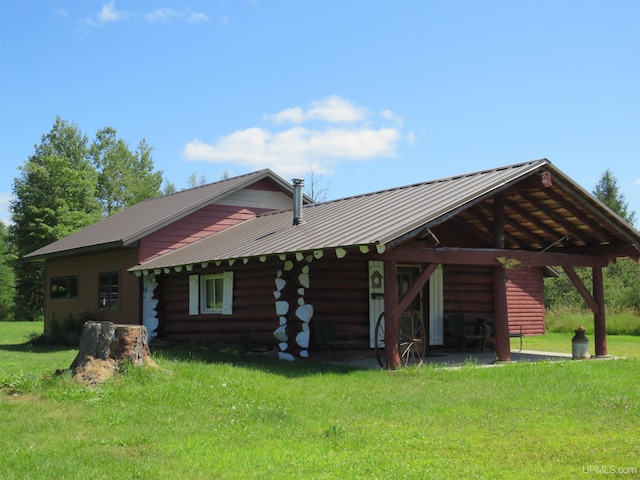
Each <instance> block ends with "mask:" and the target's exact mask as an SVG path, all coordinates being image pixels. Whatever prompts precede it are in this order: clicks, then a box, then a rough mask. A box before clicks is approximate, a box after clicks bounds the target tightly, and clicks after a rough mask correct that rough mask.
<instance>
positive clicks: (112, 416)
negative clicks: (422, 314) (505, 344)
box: [0, 323, 640, 479]
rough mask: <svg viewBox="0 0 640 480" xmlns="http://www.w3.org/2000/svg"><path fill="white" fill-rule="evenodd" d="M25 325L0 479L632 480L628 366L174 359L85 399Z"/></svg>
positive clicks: (8, 399) (12, 341)
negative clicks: (589, 478) (606, 470)
mask: <svg viewBox="0 0 640 480" xmlns="http://www.w3.org/2000/svg"><path fill="white" fill-rule="evenodd" d="M16 325H19V326H20V327H16ZM27 325H28V324H27ZM24 326H25V324H2V323H0V343H2V345H0V384H5V387H4V388H3V389H2V390H1V392H0V415H1V416H2V422H0V451H2V452H3V453H2V455H1V456H0V478H3V479H13V478H16V479H17V478H34V479H37V478H68V479H75V478H78V479H80V478H83V479H84V478H92V479H97V478H113V477H114V475H116V472H117V475H116V476H117V477H118V478H157V479H164V478H172V479H183V478H184V479H208V478H222V479H224V478H243V479H265V478H266V479H269V478H283V477H288V478H314V479H322V478H327V479H330V478H341V479H342V478H367V479H384V478H394V479H396V478H443V479H446V478H487V479H489V478H515V479H519V478H523V479H526V478H550V479H556V478H557V479H564V478H575V477H579V476H582V475H584V472H585V471H587V470H588V469H589V468H590V467H591V466H597V467H602V466H605V465H606V466H608V467H610V466H615V467H616V468H628V469H632V468H635V469H636V470H635V472H636V474H635V475H628V476H625V478H633V477H634V476H635V477H637V476H638V474H639V473H640V465H639V464H638V460H637V459H638V458H640V426H639V425H638V421H637V419H638V418H640V402H638V398H640V384H639V382H638V381H637V378H638V374H639V373H640V368H639V367H640V361H639V360H634V359H628V360H615V361H564V362H543V363H537V364H525V363H522V364H517V363H514V364H508V365H501V366H499V367H495V368H479V367H476V366H473V365H466V366H464V367H463V368H460V369H444V368H437V367H426V368H422V369H419V370H415V369H405V370H400V371H397V372H388V371H365V370H357V369H353V368H350V367H348V366H340V367H335V366H326V365H322V364H317V363H313V362H311V363H310V362H302V361H299V362H293V363H288V362H279V361H275V360H270V359H266V358H261V359H256V358H249V357H243V356H234V355H230V354H228V355H223V354H219V353H215V352H212V351H209V350H206V349H186V348H184V349H168V350H158V351H155V352H154V353H153V355H154V359H155V360H156V361H157V363H158V364H159V365H160V367H161V368H160V369H151V368H148V369H136V368H125V369H123V371H122V372H121V374H120V375H118V376H116V377H114V378H112V379H111V380H109V381H108V382H107V383H105V384H104V385H102V386H101V387H99V388H94V389H91V388H88V387H84V386H82V385H80V384H78V383H76V382H75V381H73V380H72V379H71V378H70V376H69V375H68V374H63V375H53V374H52V373H53V372H54V371H55V370H56V369H63V368H65V367H68V365H69V364H70V363H71V361H72V360H73V357H74V355H75V351H73V350H71V351H70V350H54V349H50V350H46V351H44V350H43V351H40V350H38V349H36V347H31V348H30V347H27V346H25V345H24V337H25V335H26V333H28V332H25V331H24V330H23V331H22V333H19V331H18V330H20V328H21V327H22V328H24ZM17 337H20V338H17ZM558 338H559V337H558ZM611 339H613V337H611ZM533 340H534V339H533V338H529V337H527V338H525V348H531V346H530V345H529V342H533ZM630 341H632V342H633V339H631V340H630ZM565 343H566V334H565V338H564V339H562V344H563V345H564V344H565ZM547 345H548V344H547ZM639 347H640V339H636V341H635V348H636V350H637V349H638V348H639ZM40 348H43V347H40ZM545 348H546V347H545ZM570 348H571V347H570V337H569V351H570ZM612 349H613V346H610V350H612ZM6 359H9V360H10V361H11V362H13V363H12V365H10V366H5V365H4V364H5V360H6ZM24 377H28V378H29V379H30V380H28V381H27V380H25V379H24ZM630 471H632V470H630Z"/></svg>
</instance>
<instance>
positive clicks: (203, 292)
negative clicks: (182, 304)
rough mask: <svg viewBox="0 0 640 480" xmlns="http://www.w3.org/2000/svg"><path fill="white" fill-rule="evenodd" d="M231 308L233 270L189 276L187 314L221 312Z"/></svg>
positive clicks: (227, 313)
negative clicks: (216, 273)
mask: <svg viewBox="0 0 640 480" xmlns="http://www.w3.org/2000/svg"><path fill="white" fill-rule="evenodd" d="M232 309H233V272H225V273H223V274H220V275H202V276H200V277H199V276H198V275H191V276H190V277H189V314H190V315H198V314H199V313H221V314H223V315H231V313H232Z"/></svg>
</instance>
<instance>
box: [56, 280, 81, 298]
mask: <svg viewBox="0 0 640 480" xmlns="http://www.w3.org/2000/svg"><path fill="white" fill-rule="evenodd" d="M77 296H78V277H76V276H75V275H70V276H67V277H52V278H51V290H50V291H49V297H50V298H52V299H53V298H55V299H59V298H76V297H77Z"/></svg>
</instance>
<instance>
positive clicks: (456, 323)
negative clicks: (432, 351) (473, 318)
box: [447, 313, 484, 352]
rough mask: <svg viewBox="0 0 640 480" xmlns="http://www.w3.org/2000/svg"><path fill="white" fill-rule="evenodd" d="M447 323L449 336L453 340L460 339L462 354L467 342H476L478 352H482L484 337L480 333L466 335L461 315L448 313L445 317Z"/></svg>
mask: <svg viewBox="0 0 640 480" xmlns="http://www.w3.org/2000/svg"><path fill="white" fill-rule="evenodd" d="M447 319H448V322H449V334H450V335H451V336H452V337H454V338H460V339H462V351H463V352H464V350H465V346H466V344H467V342H471V343H474V342H477V344H478V350H480V351H482V350H483V348H482V346H483V345H482V342H483V340H484V335H482V334H480V333H468V332H467V322H466V321H465V319H464V314H462V313H450V314H449V315H448V316H447Z"/></svg>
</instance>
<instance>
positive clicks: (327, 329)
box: [310, 317, 353, 361]
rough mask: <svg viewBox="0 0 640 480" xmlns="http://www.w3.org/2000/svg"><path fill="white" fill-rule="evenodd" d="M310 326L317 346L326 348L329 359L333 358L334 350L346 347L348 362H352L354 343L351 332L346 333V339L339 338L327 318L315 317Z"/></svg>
mask: <svg viewBox="0 0 640 480" xmlns="http://www.w3.org/2000/svg"><path fill="white" fill-rule="evenodd" d="M310 325H311V330H312V332H313V338H314V340H315V344H316V346H319V347H326V349H327V359H330V358H331V349H332V348H338V349H343V348H345V347H346V348H347V353H348V357H347V361H350V360H351V345H352V344H353V342H352V341H351V334H350V332H348V331H347V332H345V335H344V336H345V337H346V338H338V337H337V336H336V331H335V329H334V327H333V324H332V323H331V321H330V320H328V319H326V318H315V317H314V318H313V319H312V320H311V322H310Z"/></svg>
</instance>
